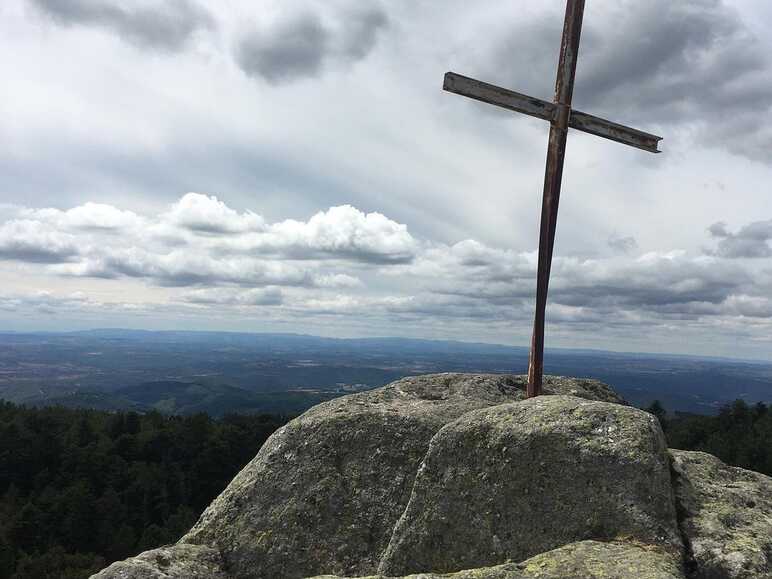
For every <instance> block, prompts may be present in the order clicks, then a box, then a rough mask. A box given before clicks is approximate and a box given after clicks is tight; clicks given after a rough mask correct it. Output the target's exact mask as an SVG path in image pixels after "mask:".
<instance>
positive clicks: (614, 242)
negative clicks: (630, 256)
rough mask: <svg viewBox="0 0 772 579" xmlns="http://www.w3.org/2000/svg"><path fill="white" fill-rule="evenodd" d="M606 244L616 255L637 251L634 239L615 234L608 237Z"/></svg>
mask: <svg viewBox="0 0 772 579" xmlns="http://www.w3.org/2000/svg"><path fill="white" fill-rule="evenodd" d="M606 244H607V245H608V246H609V247H610V248H611V249H613V250H614V251H616V252H618V253H630V252H632V251H634V250H636V249H638V242H637V241H636V240H635V237H620V236H619V235H617V234H615V233H614V234H612V235H610V236H609V238H608V240H607V241H606Z"/></svg>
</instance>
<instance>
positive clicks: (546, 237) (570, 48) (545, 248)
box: [527, 0, 584, 398]
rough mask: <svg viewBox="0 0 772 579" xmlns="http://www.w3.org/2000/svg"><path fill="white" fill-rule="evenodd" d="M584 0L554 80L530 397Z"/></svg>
mask: <svg viewBox="0 0 772 579" xmlns="http://www.w3.org/2000/svg"><path fill="white" fill-rule="evenodd" d="M583 16H584V0H568V1H567V4H566V20H565V23H564V25H563V40H562V42H561V45H560V62H559V64H558V76H557V81H556V82H555V104H556V105H557V108H556V111H555V118H554V119H552V121H551V123H550V139H549V148H548V149H547V167H546V170H545V174H544V195H543V198H542V206H541V227H540V230H539V265H538V273H537V278H536V314H535V316H534V321H533V337H532V339H531V354H530V356H529V360H528V388H527V395H528V397H529V398H532V397H533V396H539V395H540V394H541V390H542V374H543V371H544V313H545V310H546V307H547V291H548V289H549V277H550V268H551V266H552V248H553V246H554V245H555V226H556V225H557V220H558V203H559V201H560V185H561V181H562V178H563V161H564V159H565V153H566V137H567V135H568V121H569V118H570V116H571V98H572V97H573V93H574V77H575V75H576V59H577V56H578V54H579V39H580V36H581V34H582V17H583Z"/></svg>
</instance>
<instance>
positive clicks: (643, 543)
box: [93, 374, 772, 579]
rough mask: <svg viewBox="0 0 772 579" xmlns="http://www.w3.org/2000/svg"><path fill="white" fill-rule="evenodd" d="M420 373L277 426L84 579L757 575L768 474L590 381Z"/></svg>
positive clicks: (765, 554) (771, 508)
mask: <svg viewBox="0 0 772 579" xmlns="http://www.w3.org/2000/svg"><path fill="white" fill-rule="evenodd" d="M545 394H546V395H545V396H541V397H538V398H535V399H530V400H526V399H525V377H523V376H507V375H468V374H436V375H429V376H420V377H415V378H404V379H402V380H399V381H397V382H394V383H392V384H389V385H388V386H384V387H382V388H378V389H376V390H372V391H369V392H363V393H359V394H353V395H350V396H345V397H343V398H339V399H336V400H332V401H330V402H325V403H324V404H320V405H318V406H316V407H314V408H312V409H310V410H309V411H308V412H306V413H305V414H303V415H302V416H300V417H298V418H296V419H295V420H293V421H291V422H290V423H288V424H287V425H286V426H284V427H283V428H281V429H280V430H278V431H277V432H276V433H275V434H274V435H273V436H272V437H271V438H270V439H269V440H268V441H267V442H266V443H265V445H264V446H263V448H262V449H261V450H260V452H259V453H258V454H257V456H256V457H255V458H254V459H253V460H252V462H250V463H249V464H248V465H247V466H246V467H244V469H243V470H242V471H241V472H240V473H239V474H238V475H237V476H236V477H235V478H234V479H233V481H232V482H231V484H230V485H229V486H228V488H226V489H225V491H224V492H223V493H222V494H221V495H220V496H219V497H218V498H217V499H215V500H214V501H213V502H212V504H211V505H210V506H209V507H208V508H207V509H206V510H205V511H204V513H203V514H202V515H201V518H200V519H199V521H198V522H197V523H196V525H195V526H194V527H193V528H192V529H191V530H190V531H189V532H188V533H187V534H186V535H185V536H184V537H182V539H180V541H179V542H178V543H176V544H174V545H167V546H164V547H161V548H159V549H154V550H152V551H147V552H145V553H142V554H140V555H138V556H136V557H133V558H131V559H127V560H126V561H121V562H118V563H114V564H112V565H110V566H109V567H108V568H106V569H104V570H103V571H101V572H100V573H98V574H96V575H94V576H93V578H94V579H108V578H110V579H119V578H120V579H155V578H158V579H161V578H167V579H182V578H216V579H279V578H289V579H294V578H309V577H315V578H317V579H322V578H325V579H335V578H339V579H340V578H344V577H370V579H375V578H385V577H403V578H407V577H413V578H414V579H431V578H440V577H446V578H454V579H472V578H475V579H480V578H483V579H521V578H522V579H525V578H544V579H547V578H549V579H561V578H565V579H568V578H572V579H573V578H585V577H586V578H596V577H597V578H601V577H602V578H605V579H613V578H620V579H621V578H629V577H639V578H652V579H653V578H657V579H660V578H661V579H665V578H668V579H671V578H673V579H675V578H678V579H687V578H694V579H724V578H731V579H739V578H743V579H744V578H748V579H750V578H772V479H771V478H769V477H766V476H763V475H760V474H757V473H754V472H750V471H746V470H743V469H739V468H733V467H729V466H726V465H724V464H723V463H722V462H721V461H719V460H718V459H716V458H715V457H713V456H711V455H707V454H704V453H699V452H685V451H678V450H668V449H667V448H666V445H665V439H664V436H663V434H662V431H661V429H660V426H659V423H658V422H657V420H656V418H654V417H653V416H651V415H650V414H648V413H646V412H643V411H641V410H637V409H635V408H632V407H630V406H628V405H626V404H625V402H624V401H623V400H622V399H621V398H620V397H619V396H617V395H616V394H615V393H614V392H613V390H611V388H609V387H608V386H606V385H605V384H602V383H600V382H597V381H595V380H584V379H575V378H562V377H545Z"/></svg>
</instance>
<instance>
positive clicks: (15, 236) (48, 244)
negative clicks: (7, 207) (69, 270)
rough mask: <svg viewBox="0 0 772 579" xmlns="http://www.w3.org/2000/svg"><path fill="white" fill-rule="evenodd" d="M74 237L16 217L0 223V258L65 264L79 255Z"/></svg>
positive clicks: (42, 224) (38, 222)
mask: <svg viewBox="0 0 772 579" xmlns="http://www.w3.org/2000/svg"><path fill="white" fill-rule="evenodd" d="M79 253H80V252H79V247H78V244H77V240H76V238H75V237H74V236H72V235H68V234H65V233H61V232H58V231H52V230H51V229H50V228H48V226H47V225H46V224H44V223H41V222H40V221H34V220H29V219H16V220H12V221H8V222H6V223H4V224H2V225H0V260H12V261H24V262H30V263H64V262H68V261H72V260H73V259H75V258H76V257H77V256H78V255H79Z"/></svg>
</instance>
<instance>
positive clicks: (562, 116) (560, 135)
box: [443, 0, 662, 398]
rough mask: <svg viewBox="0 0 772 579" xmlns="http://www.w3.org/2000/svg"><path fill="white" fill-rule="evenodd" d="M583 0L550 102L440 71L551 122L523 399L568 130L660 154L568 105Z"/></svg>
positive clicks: (642, 139)
mask: <svg viewBox="0 0 772 579" xmlns="http://www.w3.org/2000/svg"><path fill="white" fill-rule="evenodd" d="M583 15H584V0H568V1H567V5H566V20H565V24H564V25H563V40H562V42H561V46H560V62H559V64H558V77H557V81H556V83H555V99H554V102H551V103H550V102H547V101H543V100H541V99H537V98H534V97H530V96H527V95H524V94H520V93H516V92H513V91H510V90H507V89H503V88H499V87H497V86H494V85H492V84H487V83H484V82H480V81H479V80H474V79H471V78H467V77H465V76H461V75H458V74H455V73H452V72H448V73H446V74H445V83H444V86H443V88H444V89H445V90H447V91H450V92H453V93H456V94H460V95H463V96H466V97H469V98H473V99H476V100H478V101H482V102H485V103H489V104H492V105H496V106H499V107H503V108H505V109H509V110H511V111H515V112H518V113H524V114H526V115H531V116H533V117H537V118H540V119H544V120H545V121H549V122H550V138H549V146H548V148H547V168H546V171H545V175H544V195H543V198H542V206H541V228H540V232H539V265H538V272H537V277H536V314H535V316H534V322H533V337H532V339H531V353H530V356H529V359H528V390H527V394H528V397H529V398H530V397H533V396H538V395H539V394H541V388H542V373H543V369H544V311H545V309H546V306H547V290H548V287H549V277H550V267H551V265H552V248H553V246H554V244H555V226H556V224H557V219H558V202H559V200H560V184H561V180H562V177H563V161H564V159H565V153H566V137H567V136H568V128H569V127H571V128H572V129H576V130H579V131H583V132H585V133H590V134H592V135H597V136H598V137H603V138H605V139H611V140H612V141H617V142H619V143H623V144H625V145H630V146H631V147H637V148H639V149H643V150H644V151H649V152H650V153H659V151H658V150H657V144H658V143H659V141H661V140H662V137H657V136H655V135H650V134H649V133H644V132H642V131H638V130H636V129H631V128H630V127H625V126H624V125H619V124H617V123H612V122H611V121H607V120H606V119H601V118H598V117H594V116H592V115H588V114H586V113H582V112H579V111H576V110H573V109H572V108H571V97H572V96H573V92H574V76H575V75H576V58H577V55H578V53H579V38H580V36H581V32H582V17H583Z"/></svg>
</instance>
